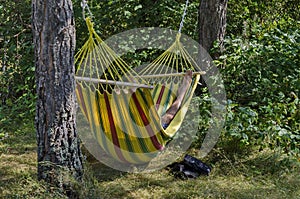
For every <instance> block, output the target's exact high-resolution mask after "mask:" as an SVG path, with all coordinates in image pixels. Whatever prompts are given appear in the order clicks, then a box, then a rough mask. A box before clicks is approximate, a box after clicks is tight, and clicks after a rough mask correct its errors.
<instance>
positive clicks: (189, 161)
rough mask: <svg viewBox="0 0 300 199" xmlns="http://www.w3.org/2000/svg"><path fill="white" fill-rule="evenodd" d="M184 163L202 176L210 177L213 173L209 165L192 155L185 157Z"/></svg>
mask: <svg viewBox="0 0 300 199" xmlns="http://www.w3.org/2000/svg"><path fill="white" fill-rule="evenodd" d="M183 162H184V163H185V164H186V165H188V166H190V167H192V168H193V169H194V170H195V171H197V172H198V173H200V174H205V175H209V173H210V171H211V168H210V167H209V166H208V165H206V164H205V163H204V162H202V161H201V160H199V159H197V158H195V157H193V156H190V155H185V156H184V160H183Z"/></svg>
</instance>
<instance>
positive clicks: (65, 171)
mask: <svg viewBox="0 0 300 199" xmlns="http://www.w3.org/2000/svg"><path fill="white" fill-rule="evenodd" d="M32 29H33V37H34V46H35V67H36V89H37V105H36V119H35V120H36V123H35V127H36V131H37V144H38V179H39V180H45V181H47V182H50V183H53V184H54V185H56V186H59V187H64V186H66V184H65V182H64V179H63V176H67V175H71V176H74V177H75V178H76V179H80V178H81V175H82V171H83V168H82V154H81V150H80V143H79V139H78V135H77V131H76V124H75V118H76V117H75V113H76V104H75V102H76V101H75V100H76V95H75V80H74V73H75V68H74V51H75V24H74V16H73V8H72V2H71V0H33V1H32Z"/></svg>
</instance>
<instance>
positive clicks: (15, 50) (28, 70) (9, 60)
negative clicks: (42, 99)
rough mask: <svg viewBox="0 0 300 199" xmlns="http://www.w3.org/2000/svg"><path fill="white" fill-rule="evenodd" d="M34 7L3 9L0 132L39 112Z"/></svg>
mask: <svg viewBox="0 0 300 199" xmlns="http://www.w3.org/2000/svg"><path fill="white" fill-rule="evenodd" d="M30 3H31V1H28V0H26V1H9V2H5V3H4V4H2V5H1V6H0V13H1V14H0V69H1V70H0V113H1V114H0V124H1V127H0V129H1V128H5V127H11V126H12V125H13V124H14V121H15V119H17V118H19V119H24V118H27V117H28V115H32V113H33V112H34V108H35V105H34V99H35V94H34V93H35V89H34V65H33V46H32V33H31V25H30V23H31V22H30V9H31V6H30Z"/></svg>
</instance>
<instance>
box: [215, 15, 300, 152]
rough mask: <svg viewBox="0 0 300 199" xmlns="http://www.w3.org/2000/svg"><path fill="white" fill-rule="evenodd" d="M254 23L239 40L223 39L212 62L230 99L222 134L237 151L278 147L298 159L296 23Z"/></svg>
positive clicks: (299, 75) (299, 93) (299, 35)
mask: <svg viewBox="0 0 300 199" xmlns="http://www.w3.org/2000/svg"><path fill="white" fill-rule="evenodd" d="M259 21H260V20H256V19H255V20H253V21H250V22H251V30H247V29H246V30H244V34H243V35H229V36H228V37H227V39H226V41H225V46H226V52H225V53H224V55H223V56H221V57H220V59H219V60H218V61H216V63H217V64H219V65H220V66H222V68H223V69H222V74H223V77H224V81H225V84H226V89H227V93H228V95H227V97H228V98H229V99H230V100H231V101H230V103H229V104H228V118H227V122H226V126H225V134H226V135H227V136H228V139H229V140H231V139H234V140H236V141H237V142H238V143H239V146H240V145H245V144H246V145H260V147H261V148H263V147H267V146H268V147H271V148H278V147H280V148H282V150H283V151H285V152H287V153H292V154H298V155H299V148H300V130H299V129H300V113H299V108H300V104H299V96H300V69H299V65H300V53H299V51H300V45H299V43H300V32H299V27H300V22H299V21H297V20H295V19H292V18H284V17H283V18H281V19H280V20H279V21H273V22H272V23H265V24H263V23H260V22H259ZM247 23H249V21H248V22H247Z"/></svg>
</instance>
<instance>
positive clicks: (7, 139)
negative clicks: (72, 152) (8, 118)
mask: <svg viewBox="0 0 300 199" xmlns="http://www.w3.org/2000/svg"><path fill="white" fill-rule="evenodd" d="M0 133H1V132H0ZM1 135H2V136H1V137H0V198H39V199H40V198H52V199H56V198H66V196H65V195H64V193H62V192H61V191H59V190H58V189H57V188H54V187H51V186H50V185H49V184H47V183H45V182H39V181H38V180H37V174H36V173H37V161H36V160H37V158H36V157H37V155H36V138H35V132H34V128H33V124H24V125H22V124H21V125H20V126H19V127H18V130H14V131H13V132H2V133H1ZM212 153H213V155H214V156H216V155H218V157H219V159H218V161H216V162H214V163H213V165H211V166H212V172H211V174H210V175H209V176H200V177H199V178H197V179H194V180H180V179H177V178H175V177H174V176H172V175H171V174H170V172H169V171H168V170H167V169H162V170H159V171H155V172H152V173H143V174H141V173H139V174H136V173H135V174H133V173H124V172H120V171H116V170H113V169H111V168H108V167H105V166H103V165H102V164H100V163H99V162H97V161H95V160H93V159H92V158H87V161H86V162H85V174H84V178H83V182H81V183H78V184H77V186H75V189H76V190H77V191H78V193H79V195H80V198H137V199H140V198H142V199H143V198H213V199H215V198H230V199H231V198H238V199H240V198H242V199H247V198H249V199H250V198H251V199H252V198H271V199H273V198H278V199H279V198H280V199H284V198H286V199H297V198H300V163H299V160H296V159H295V158H291V157H288V156H285V155H282V154H279V153H278V152H274V151H270V150H265V151H262V152H256V153H252V154H249V155H247V156H246V157H243V158H242V157H241V158H238V159H235V161H233V160H230V159H228V158H227V157H226V155H225V154H224V153H222V152H220V151H218V150H214V151H213V152H212ZM210 156H211V155H210ZM209 158H210V157H208V159H207V161H209V160H210V159H209ZM207 163H210V162H207Z"/></svg>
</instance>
